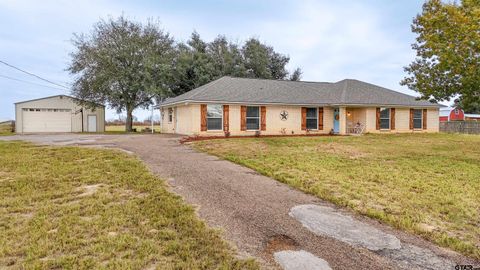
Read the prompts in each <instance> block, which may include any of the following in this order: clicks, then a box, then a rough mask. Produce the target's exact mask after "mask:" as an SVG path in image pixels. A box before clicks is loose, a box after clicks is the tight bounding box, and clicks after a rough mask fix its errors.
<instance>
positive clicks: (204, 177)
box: [0, 134, 477, 269]
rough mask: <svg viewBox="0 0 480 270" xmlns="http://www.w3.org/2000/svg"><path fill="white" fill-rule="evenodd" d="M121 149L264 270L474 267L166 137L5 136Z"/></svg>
mask: <svg viewBox="0 0 480 270" xmlns="http://www.w3.org/2000/svg"><path fill="white" fill-rule="evenodd" d="M10 139H21V140H27V141H32V142H36V143H45V144H52V145H85V146H91V147H112V148H120V149H123V150H124V151H127V152H128V153H134V154H136V155H138V157H140V158H141V159H142V160H143V161H144V162H145V163H146V164H147V165H148V167H149V168H150V169H151V170H152V171H153V172H154V173H156V174H158V175H159V176H160V177H162V178H164V179H167V181H168V183H169V184H170V185H171V190H172V191H174V192H176V193H178V194H180V195H181V196H183V197H184V198H185V200H186V202H187V203H189V204H192V205H194V206H197V207H198V213H199V216H200V217H201V218H203V219H205V220H206V222H207V223H208V224H209V225H210V226H213V227H217V228H220V229H221V230H223V231H224V235H225V238H226V239H227V240H228V241H229V242H231V243H232V244H233V245H234V246H235V247H236V248H237V249H238V253H239V255H240V256H243V257H249V256H253V257H256V258H257V259H258V260H259V261H260V262H261V263H262V265H263V266H264V267H265V268H273V269H278V268H284V269H399V268H400V269H453V267H454V266H455V264H456V263H462V264H468V263H477V262H472V261H471V260H468V259H466V258H464V257H463V256H460V255H458V254H456V253H454V252H451V251H446V250H444V249H441V248H438V247H436V246H434V245H432V244H431V243H429V242H427V241H424V240H422V239H420V238H418V237H415V236H412V235H409V234H406V233H402V232H399V231H396V230H393V229H391V228H390V227H388V226H384V225H381V224H379V223H378V222H376V221H373V220H371V219H368V218H364V217H360V216H357V215H354V214H352V213H350V212H348V211H346V210H342V209H339V208H337V207H335V206H333V205H331V204H329V203H326V202H323V201H321V200H319V199H317V198H316V197H313V196H310V195H307V194H305V193H303V192H300V191H298V190H295V189H293V188H290V187H288V186H287V185H284V184H282V183H279V182H277V181H275V180H273V179H271V178H268V177H265V176H262V175H259V174H258V173H256V172H255V171H253V170H250V169H247V168H244V167H242V166H239V165H236V164H233V163H231V162H228V161H224V160H219V159H218V158H216V157H213V156H210V155H207V154H204V153H198V152H196V151H194V150H192V149H191V148H190V147H189V146H186V145H181V144H179V143H178V137H175V136H167V135H77V134H72V135H29V136H14V137H0V140H10Z"/></svg>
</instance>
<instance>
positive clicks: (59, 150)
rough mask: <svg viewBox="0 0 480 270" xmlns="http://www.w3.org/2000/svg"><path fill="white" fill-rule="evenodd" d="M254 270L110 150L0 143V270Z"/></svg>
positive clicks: (139, 167) (131, 161) (139, 168)
mask: <svg viewBox="0 0 480 270" xmlns="http://www.w3.org/2000/svg"><path fill="white" fill-rule="evenodd" d="M8 266H11V267H13V268H14V269H92V268H101V269H154V268H157V269H257V268H258V265H257V263H256V262H255V261H253V260H241V259H238V258H236V257H235V255H234V252H233V250H232V249H231V248H230V246H229V245H228V244H227V243H226V242H224V241H223V240H222V238H221V236H220V233H219V232H218V231H216V230H213V229H210V228H208V227H207V226H206V225H205V224H204V223H203V222H202V221H200V220H199V219H198V218H197V217H196V215H195V212H194V209H193V208H192V207H190V206H188V205H186V204H185V203H183V201H182V200H181V198H180V197H178V196H176V195H173V194H172V193H170V192H168V191H167V190H166V185H165V183H164V181H162V180H160V179H158V178H156V177H155V176H153V175H152V174H151V173H150V172H149V171H148V170H147V169H146V167H145V166H144V165H143V164H142V163H141V162H140V161H139V160H138V159H136V158H134V157H131V156H128V155H127V154H125V153H122V152H119V151H113V150H95V149H87V148H75V147H43V146H35V145H32V144H27V143H21V142H0V269H4V268H7V267H8Z"/></svg>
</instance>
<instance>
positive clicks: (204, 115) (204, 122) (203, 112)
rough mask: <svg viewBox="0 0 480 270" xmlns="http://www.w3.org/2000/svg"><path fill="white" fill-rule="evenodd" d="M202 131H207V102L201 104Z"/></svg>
mask: <svg viewBox="0 0 480 270" xmlns="http://www.w3.org/2000/svg"><path fill="white" fill-rule="evenodd" d="M200 131H207V104H201V105H200Z"/></svg>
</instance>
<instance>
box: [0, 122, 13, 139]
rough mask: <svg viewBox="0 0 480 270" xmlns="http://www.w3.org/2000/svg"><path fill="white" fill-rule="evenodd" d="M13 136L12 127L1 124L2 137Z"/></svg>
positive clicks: (0, 132)
mask: <svg viewBox="0 0 480 270" xmlns="http://www.w3.org/2000/svg"><path fill="white" fill-rule="evenodd" d="M8 135H13V132H12V125H11V124H10V123H9V124H0V136H8Z"/></svg>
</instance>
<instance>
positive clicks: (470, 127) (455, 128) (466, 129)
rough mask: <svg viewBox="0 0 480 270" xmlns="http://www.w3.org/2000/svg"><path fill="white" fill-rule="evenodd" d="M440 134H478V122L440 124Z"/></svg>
mask: <svg viewBox="0 0 480 270" xmlns="http://www.w3.org/2000/svg"><path fill="white" fill-rule="evenodd" d="M440 132H446V133H465V134H480V122H477V121H448V122H440Z"/></svg>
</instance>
